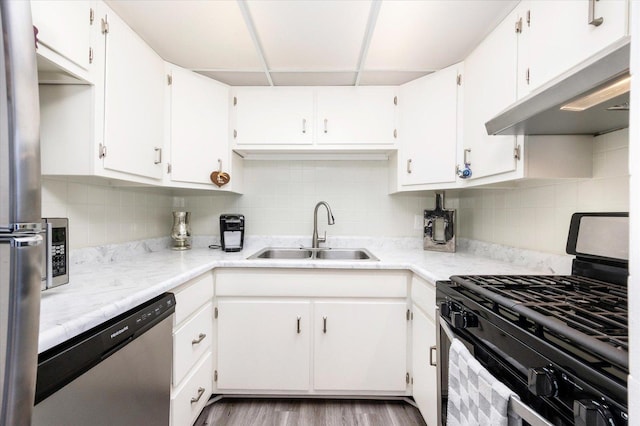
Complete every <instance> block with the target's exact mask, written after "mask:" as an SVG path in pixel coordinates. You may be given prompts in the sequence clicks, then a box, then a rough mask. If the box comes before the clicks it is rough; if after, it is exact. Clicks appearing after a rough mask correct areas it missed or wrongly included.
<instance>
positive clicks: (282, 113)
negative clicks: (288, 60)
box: [233, 87, 313, 145]
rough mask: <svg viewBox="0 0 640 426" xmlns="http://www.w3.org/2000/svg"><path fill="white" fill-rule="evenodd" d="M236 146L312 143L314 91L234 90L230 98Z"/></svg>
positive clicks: (269, 88) (285, 89)
mask: <svg viewBox="0 0 640 426" xmlns="http://www.w3.org/2000/svg"><path fill="white" fill-rule="evenodd" d="M233 113H234V120H235V127H234V132H233V135H234V139H235V142H236V143H237V144H238V145H278V144H285V145H289V144H293V145H298V144H311V143H312V142H313V121H312V118H313V89H311V88H306V87H305V88H299V87H250V88H237V89H236V90H235V93H234V99H233Z"/></svg>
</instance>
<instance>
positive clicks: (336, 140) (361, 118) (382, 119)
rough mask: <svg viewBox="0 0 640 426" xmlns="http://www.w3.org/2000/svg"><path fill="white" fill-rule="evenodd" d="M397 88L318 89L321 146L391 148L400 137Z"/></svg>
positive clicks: (318, 132)
mask: <svg viewBox="0 0 640 426" xmlns="http://www.w3.org/2000/svg"><path fill="white" fill-rule="evenodd" d="M395 90H396V89H395V87H385V86H381V87H319V88H318V89H317V111H318V114H317V123H318V124H317V134H318V137H317V140H318V143H319V144H344V145H350V144H374V145H375V144H388V145H393V144H394V142H395V139H396V137H397V130H396V105H397V97H396V91H395Z"/></svg>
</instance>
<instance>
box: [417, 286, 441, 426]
mask: <svg viewBox="0 0 640 426" xmlns="http://www.w3.org/2000/svg"><path fill="white" fill-rule="evenodd" d="M434 287H435V286H434V285H432V284H430V283H428V282H426V281H424V280H422V279H420V278H418V277H415V276H414V277H413V279H412V283H411V300H412V301H413V304H412V307H411V312H412V317H413V321H412V324H411V326H412V332H411V338H412V339H411V340H412V350H411V359H412V370H413V399H415V401H416V404H417V405H418V409H419V410H420V414H422V417H423V418H424V420H425V421H426V422H427V424H428V425H435V424H436V423H437V419H438V390H437V388H438V386H437V384H438V372H437V371H438V368H437V359H436V357H437V354H436V325H435V315H436V310H435V307H436V293H435V288H434Z"/></svg>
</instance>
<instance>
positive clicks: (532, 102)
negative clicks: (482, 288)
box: [485, 37, 630, 135]
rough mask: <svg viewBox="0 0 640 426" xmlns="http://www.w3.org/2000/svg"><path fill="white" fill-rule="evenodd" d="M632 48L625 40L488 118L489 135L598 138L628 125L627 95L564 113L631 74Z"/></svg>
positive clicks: (626, 39)
mask: <svg viewBox="0 0 640 426" xmlns="http://www.w3.org/2000/svg"><path fill="white" fill-rule="evenodd" d="M629 46H630V39H629V38H628V37H627V38H625V39H622V40H620V41H619V42H617V43H615V44H614V45H612V46H610V47H609V48H607V49H605V50H603V51H601V52H599V53H598V54H596V55H594V56H592V57H590V58H589V59H587V60H586V61H584V62H582V63H580V64H578V65H577V66H575V67H573V68H572V69H570V70H569V71H567V72H566V73H564V74H562V75H560V76H559V77H557V78H555V79H553V80H552V81H550V82H549V83H547V84H545V85H544V86H542V87H540V88H539V89H537V90H535V91H534V92H532V93H531V94H529V95H528V96H526V97H525V98H523V99H521V100H519V101H518V102H516V103H515V104H513V105H512V106H510V107H509V108H507V109H506V110H504V111H502V112H501V113H500V114H498V115H497V116H496V117H494V118H493V119H491V120H489V121H488V122H487V123H486V124H485V127H486V128H487V133H488V134H490V135H521V134H524V135H585V134H587V135H599V134H603V133H608V132H611V131H614V130H618V129H622V128H625V127H629V111H628V105H629V93H628V92H627V93H624V94H621V95H619V96H616V97H615V98H612V99H609V100H607V101H604V102H602V103H599V104H598V105H595V106H593V107H591V108H588V109H585V110H584V111H580V112H576V111H563V110H561V109H560V107H562V106H563V105H565V104H567V103H569V102H571V101H574V100H576V99H580V98H582V97H583V96H586V95H588V94H590V93H592V92H595V91H597V90H599V89H601V88H603V87H606V86H607V85H608V84H610V83H611V82H613V81H615V80H617V79H619V78H620V77H621V76H624V75H625V74H628V73H629V53H630V47H629ZM625 108H626V109H625Z"/></svg>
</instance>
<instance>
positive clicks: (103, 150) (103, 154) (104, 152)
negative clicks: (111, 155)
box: [98, 144, 107, 159]
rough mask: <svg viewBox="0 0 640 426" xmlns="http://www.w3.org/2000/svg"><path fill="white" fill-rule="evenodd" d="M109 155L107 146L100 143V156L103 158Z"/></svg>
mask: <svg viewBox="0 0 640 426" xmlns="http://www.w3.org/2000/svg"><path fill="white" fill-rule="evenodd" d="M106 156H107V146H106V145H103V144H100V145H98V158H100V159H103V158H104V157H106Z"/></svg>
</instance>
